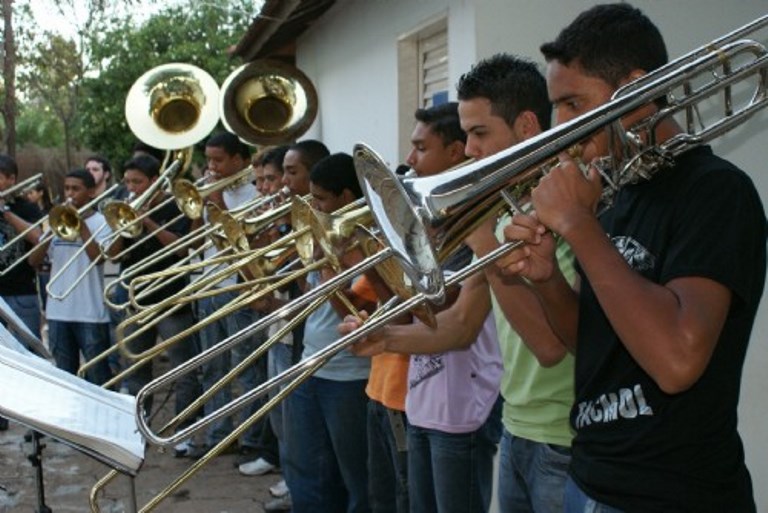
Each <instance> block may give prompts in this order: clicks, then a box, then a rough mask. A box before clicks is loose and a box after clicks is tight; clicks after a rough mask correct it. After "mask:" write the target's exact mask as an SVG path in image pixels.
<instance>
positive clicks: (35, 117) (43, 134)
mask: <svg viewBox="0 0 768 513" xmlns="http://www.w3.org/2000/svg"><path fill="white" fill-rule="evenodd" d="M16 137H17V142H18V144H19V146H28V145H34V146H39V147H41V148H55V147H59V146H61V145H62V144H63V143H64V138H63V134H62V128H61V122H60V121H59V120H58V119H57V118H56V116H54V115H53V114H51V112H50V111H49V110H48V108H47V107H45V106H39V105H32V104H28V103H27V104H22V105H21V106H20V109H19V117H18V119H17V120H16Z"/></svg>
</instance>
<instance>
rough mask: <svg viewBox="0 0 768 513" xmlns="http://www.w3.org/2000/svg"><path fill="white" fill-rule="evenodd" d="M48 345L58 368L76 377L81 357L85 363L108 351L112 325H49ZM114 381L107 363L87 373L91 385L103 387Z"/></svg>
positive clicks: (67, 323)
mask: <svg viewBox="0 0 768 513" xmlns="http://www.w3.org/2000/svg"><path fill="white" fill-rule="evenodd" d="M48 344H49V345H50V347H51V354H53V358H54V359H55V360H56V366H57V367H58V368H60V369H63V370H65V371H67V372H69V373H72V374H77V369H78V368H79V367H80V353H82V354H83V359H84V360H85V361H88V360H91V359H93V358H95V357H96V356H98V355H100V354H101V353H103V352H104V351H106V350H107V348H108V347H109V323H106V322H105V323H98V322H67V321H53V320H49V321H48ZM110 377H111V373H110V371H109V366H108V365H107V362H106V360H101V361H99V362H98V363H96V364H95V365H94V366H93V367H91V368H90V369H88V370H87V371H86V373H85V378H86V379H87V380H88V381H90V382H91V383H95V384H97V385H101V384H103V383H105V382H106V381H108V380H109V379H110Z"/></svg>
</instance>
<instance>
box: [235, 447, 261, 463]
mask: <svg viewBox="0 0 768 513" xmlns="http://www.w3.org/2000/svg"><path fill="white" fill-rule="evenodd" d="M258 457H259V450H258V449H257V448H255V447H251V446H250V445H241V446H240V448H239V449H238V450H237V458H235V461H233V462H232V466H233V467H235V468H238V467H239V466H240V465H242V464H243V463H248V462H249V461H253V460H255V459H256V458H258Z"/></svg>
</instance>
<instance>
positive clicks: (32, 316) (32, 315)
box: [0, 154, 42, 431]
mask: <svg viewBox="0 0 768 513" xmlns="http://www.w3.org/2000/svg"><path fill="white" fill-rule="evenodd" d="M18 175H19V168H18V166H17V165H16V161H15V160H13V158H11V157H10V156H8V155H2V154H0V192H3V191H6V190H8V189H10V188H11V187H13V186H14V185H15V184H16V179H17V177H18ZM41 216H42V213H41V212H40V209H39V208H37V206H35V205H34V204H32V203H30V202H29V201H27V200H25V199H24V196H23V194H21V191H19V193H18V194H14V195H13V196H12V197H2V198H0V272H3V271H5V270H6V269H8V268H9V267H10V266H11V265H13V264H14V263H15V262H16V261H17V260H18V259H19V258H22V257H23V255H25V254H26V253H27V252H28V251H29V250H30V248H31V247H32V246H33V245H35V244H37V241H38V239H39V238H40V235H41V231H40V230H39V229H35V230H30V232H29V233H28V234H27V236H26V237H25V239H24V240H20V241H18V242H15V243H13V244H10V245H9V244H8V242H9V241H10V240H11V239H13V238H14V237H16V235H17V234H19V233H21V232H22V231H24V230H25V229H26V228H27V227H28V226H29V225H30V223H33V222H35V221H37V220H38V219H40V217H41ZM0 297H2V298H3V300H4V301H5V302H6V303H8V306H10V308H11V310H13V312H14V313H15V314H16V315H18V316H19V318H20V319H21V320H22V321H23V322H24V324H26V325H27V327H28V328H29V329H30V330H31V331H32V333H34V334H35V335H36V336H38V337H39V336H40V303H39V301H38V298H37V290H36V282H35V270H34V269H33V268H32V266H31V265H29V263H27V262H26V260H25V261H24V262H21V263H19V264H18V265H16V267H15V268H13V269H11V270H10V271H8V272H7V273H4V274H2V275H0ZM6 429H8V420H6V419H5V418H3V417H0V431H5V430H6Z"/></svg>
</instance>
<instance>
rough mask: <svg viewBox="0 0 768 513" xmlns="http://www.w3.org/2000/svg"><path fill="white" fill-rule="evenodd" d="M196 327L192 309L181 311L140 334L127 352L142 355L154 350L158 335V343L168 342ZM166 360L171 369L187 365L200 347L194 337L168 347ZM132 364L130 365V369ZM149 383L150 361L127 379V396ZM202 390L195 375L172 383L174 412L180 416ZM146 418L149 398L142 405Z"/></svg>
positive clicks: (190, 419) (189, 420)
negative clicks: (160, 340)
mask: <svg viewBox="0 0 768 513" xmlns="http://www.w3.org/2000/svg"><path fill="white" fill-rule="evenodd" d="M194 323H195V320H194V317H193V316H192V310H191V309H188V308H187V309H181V310H179V311H178V312H176V313H175V314H173V315H170V316H168V317H165V318H164V319H162V320H161V321H159V322H158V323H157V324H156V325H155V326H154V327H153V328H151V329H148V330H146V331H144V332H143V333H141V334H140V335H139V336H138V337H137V338H135V339H133V340H132V341H131V342H130V343H129V344H128V346H129V349H130V350H131V352H133V353H136V354H138V353H143V352H144V351H147V350H148V349H151V348H152V347H154V346H155V343H156V341H157V337H158V335H159V336H160V339H162V340H167V339H169V338H171V337H172V336H173V335H175V334H177V333H179V332H181V331H183V330H185V329H187V328H189V327H190V326H192V325H193V324H194ZM134 331H136V326H133V327H131V328H129V329H127V330H126V336H128V335H130V334H132V333H133V332H134ZM166 351H167V353H168V359H169V360H170V366H171V368H176V367H178V366H179V365H181V364H182V363H184V362H186V361H187V360H189V359H190V358H192V357H193V356H196V355H197V354H199V353H200V343H199V342H198V340H197V335H196V334H192V335H190V336H189V337H187V338H185V339H183V340H179V341H177V342H176V343H174V344H171V345H170V346H169V347H168V348H167V349H166ZM132 363H134V362H129V363H128V365H131V364H132ZM151 379H152V360H147V363H145V364H144V365H142V366H141V367H138V368H137V369H136V370H134V371H133V372H131V374H130V375H129V376H128V377H127V378H126V380H125V384H126V385H127V386H128V392H130V393H131V394H133V395H136V394H137V393H138V391H139V390H140V389H141V388H142V387H143V386H144V385H146V384H147V383H149V382H150V380H151ZM201 391H202V386H201V384H200V378H199V376H198V374H197V372H190V373H188V374H184V375H183V376H181V377H180V378H179V379H178V380H177V381H176V382H175V394H174V395H175V412H176V413H181V412H182V411H183V410H184V409H185V408H186V407H187V406H189V405H190V404H192V403H193V402H194V400H195V399H197V398H198V397H200V394H201ZM145 406H146V409H147V411H146V414H147V415H149V414H150V413H151V411H152V397H151V396H150V397H149V398H148V400H147V401H146V403H145ZM195 418H196V415H195V414H192V415H189V416H187V417H186V419H185V420H184V421H182V422H181V423H180V424H179V428H184V427H186V426H188V425H190V424H191V423H192V422H194V421H195Z"/></svg>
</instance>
